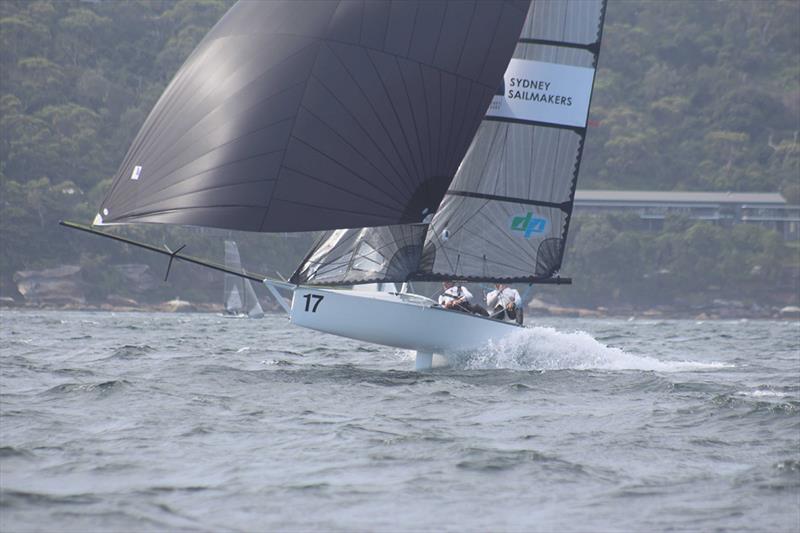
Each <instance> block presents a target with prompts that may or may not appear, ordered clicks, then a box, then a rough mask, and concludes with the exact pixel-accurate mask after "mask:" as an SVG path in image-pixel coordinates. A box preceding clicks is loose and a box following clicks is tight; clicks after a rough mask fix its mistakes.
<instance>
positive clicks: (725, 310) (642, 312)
mask: <svg viewBox="0 0 800 533" xmlns="http://www.w3.org/2000/svg"><path fill="white" fill-rule="evenodd" d="M790 308H791V306H788V307H786V308H784V310H785V309H790ZM794 309H797V311H793V310H790V311H789V312H782V310H777V309H758V310H751V309H740V308H730V307H719V308H708V309H703V310H692V309H686V310H681V309H674V308H670V309H663V308H659V306H655V307H652V308H639V309H629V308H625V309H613V308H605V307H600V308H597V309H591V308H582V307H565V306H557V305H546V306H542V305H538V306H535V307H531V306H529V307H527V308H526V309H525V318H526V320H530V319H534V318H594V319H603V318H613V319H627V320H772V321H782V322H784V321H788V322H791V321H798V320H800V308H794ZM6 310H11V311H77V312H88V311H91V312H107V313H175V314H178V313H181V314H184V313H202V314H219V315H222V313H223V311H224V308H223V306H222V305H221V304H216V303H194V302H186V301H182V300H173V301H169V302H162V303H159V304H137V305H135V306H134V305H112V304H108V303H104V304H97V305H92V304H75V303H69V304H60V305H59V304H41V303H37V304H32V303H27V302H26V303H19V302H16V301H13V303H12V302H10V301H9V300H6V299H4V300H2V301H0V313H2V312H4V311H6ZM264 313H265V314H268V315H282V314H284V312H283V311H282V310H279V309H273V308H265V309H264Z"/></svg>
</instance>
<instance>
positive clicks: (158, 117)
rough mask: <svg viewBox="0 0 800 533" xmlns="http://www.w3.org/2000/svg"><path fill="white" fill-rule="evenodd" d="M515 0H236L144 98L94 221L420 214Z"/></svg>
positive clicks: (287, 223) (513, 17)
mask: <svg viewBox="0 0 800 533" xmlns="http://www.w3.org/2000/svg"><path fill="white" fill-rule="evenodd" d="M527 5H528V2H527V0H507V1H504V2H496V1H494V0H475V1H472V2H461V1H457V0H441V1H440V2H406V1H403V0H397V1H386V2H374V3H373V2H369V3H364V2H356V1H351V0H337V1H325V0H321V1H306V2H287V1H284V2H247V1H241V2H238V3H237V4H235V5H234V6H233V7H232V8H231V9H230V10H229V11H228V13H226V15H225V16H224V17H223V18H222V19H221V20H220V21H219V22H218V23H217V25H216V26H214V28H212V30H211V31H210V32H209V34H208V35H207V36H206V37H205V38H204V39H203V40H202V41H201V43H200V44H199V45H198V47H197V48H196V50H195V51H194V52H193V53H192V54H191V55H190V56H189V58H188V59H187V60H186V62H185V63H184V65H183V66H182V67H181V68H180V69H179V71H178V72H177V74H176V75H175V78H174V79H173V80H172V81H171V82H170V84H169V85H168V86H167V88H166V90H165V91H164V93H163V94H162V96H161V98H160V99H159V101H158V102H157V103H156V105H155V106H154V108H153V111H152V112H151V113H150V115H149V116H148V118H147V119H146V120H145V123H144V124H143V126H142V128H141V130H140V131H139V133H138V134H137V136H136V138H135V139H134V142H133V143H132V145H131V148H130V150H129V151H128V153H127V154H126V156H125V158H124V160H123V163H122V165H121V166H120V168H119V170H118V172H117V174H116V175H115V177H114V183H113V185H112V187H111V189H110V191H109V193H108V195H107V197H106V199H105V200H104V201H103V203H102V205H101V207H100V213H99V215H100V216H99V217H98V219H97V220H98V221H100V220H102V222H103V223H105V224H124V223H132V222H150V223H166V224H183V225H199V226H211V227H218V228H225V229H235V230H247V231H263V232H284V231H309V230H320V229H334V228H356V227H365V226H384V225H390V224H404V223H419V222H421V221H422V220H424V219H425V218H426V217H427V216H428V214H429V213H432V212H433V211H435V209H436V207H437V206H438V204H439V203H440V201H441V199H442V197H443V196H444V193H445V191H446V190H447V187H448V185H449V183H450V181H451V180H452V179H453V176H454V175H455V173H456V170H457V166H458V163H459V162H460V160H461V158H462V157H463V154H464V153H465V152H466V150H467V148H468V147H469V143H470V141H471V139H472V137H473V135H474V133H475V131H476V129H477V128H478V126H479V124H480V120H481V118H482V114H483V110H484V109H485V107H486V105H488V102H489V101H490V99H491V98H492V94H493V92H494V89H495V87H496V83H497V80H499V79H500V76H501V75H502V72H503V69H504V68H505V64H506V62H507V60H508V58H509V57H510V56H511V54H512V53H513V51H514V47H515V46H516V36H517V35H518V34H519V31H520V29H521V28H522V24H523V22H524V18H523V16H522V15H523V14H524V12H525V10H526V9H527ZM448 91H450V92H448ZM215 193H216V194H219V197H218V198H216V199H215V198H214V194H215Z"/></svg>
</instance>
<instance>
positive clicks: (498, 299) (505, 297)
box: [486, 287, 522, 310]
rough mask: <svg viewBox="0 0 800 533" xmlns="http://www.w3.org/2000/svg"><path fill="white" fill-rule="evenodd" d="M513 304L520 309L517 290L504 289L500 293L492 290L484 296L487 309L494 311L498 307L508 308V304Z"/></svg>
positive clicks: (520, 301)
mask: <svg viewBox="0 0 800 533" xmlns="http://www.w3.org/2000/svg"><path fill="white" fill-rule="evenodd" d="M510 303H513V304H514V305H515V306H517V307H522V298H521V297H520V295H519V292H518V291H517V289H512V288H511V287H506V288H505V289H503V290H502V291H498V290H493V291H492V292H490V293H489V294H487V295H486V305H487V306H488V307H489V309H490V310H491V309H494V308H495V307H497V306H498V305H502V306H503V307H508V304H510Z"/></svg>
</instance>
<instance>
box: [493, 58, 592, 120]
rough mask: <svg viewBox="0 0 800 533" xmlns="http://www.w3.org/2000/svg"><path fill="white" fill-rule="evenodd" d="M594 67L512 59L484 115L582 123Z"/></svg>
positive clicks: (590, 93)
mask: <svg viewBox="0 0 800 533" xmlns="http://www.w3.org/2000/svg"><path fill="white" fill-rule="evenodd" d="M593 81H594V69H591V68H586V67H574V66H571V65H559V64H556V63H546V62H544V61H530V60H526V59H512V60H511V62H510V63H509V64H508V69H507V70H506V73H505V76H504V77H503V85H502V87H500V89H499V90H498V93H497V95H495V97H494V99H493V100H492V103H491V104H490V105H489V110H488V111H487V113H486V117H487V118H497V119H504V118H505V119H512V120H514V121H523V122H536V123H549V124H557V125H563V126H573V127H585V126H586V119H587V118H588V115H589V100H590V99H591V95H592V82H593Z"/></svg>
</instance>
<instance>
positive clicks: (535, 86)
mask: <svg viewBox="0 0 800 533" xmlns="http://www.w3.org/2000/svg"><path fill="white" fill-rule="evenodd" d="M550 85H551V83H550V82H549V81H541V80H539V81H537V80H529V79H527V78H511V79H510V80H509V83H508V87H509V89H508V91H506V95H505V96H506V98H507V99H508V100H513V99H515V98H520V99H522V100H531V101H534V102H544V103H548V104H555V105H566V106H571V105H572V97H571V96H562V95H559V94H551V93H550V92H549V91H550Z"/></svg>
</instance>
